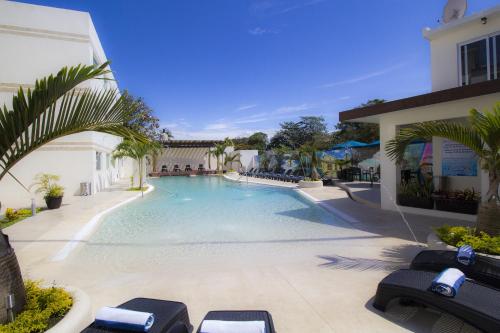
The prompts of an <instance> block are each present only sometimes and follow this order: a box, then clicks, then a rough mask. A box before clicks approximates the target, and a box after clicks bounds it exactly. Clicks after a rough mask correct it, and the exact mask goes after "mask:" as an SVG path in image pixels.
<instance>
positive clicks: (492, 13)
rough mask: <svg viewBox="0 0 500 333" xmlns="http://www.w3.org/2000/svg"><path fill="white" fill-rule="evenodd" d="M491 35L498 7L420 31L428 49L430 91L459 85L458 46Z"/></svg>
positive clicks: (498, 23)
mask: <svg viewBox="0 0 500 333" xmlns="http://www.w3.org/2000/svg"><path fill="white" fill-rule="evenodd" d="M483 16H486V17H487V19H488V20H487V23H486V24H483V23H482V22H481V17H483ZM495 32H500V5H499V6H497V7H495V8H493V9H490V10H488V11H485V12H484V13H480V14H476V15H471V16H468V17H464V18H463V19H462V20H459V21H456V22H452V23H449V24H445V25H442V26H440V27H438V28H436V29H432V30H431V29H424V32H423V33H424V36H425V37H426V38H427V39H428V40H429V42H430V49H431V73H432V74H431V79H432V91H438V90H443V89H449V88H453V87H458V86H459V75H460V74H459V73H460V72H459V66H458V64H459V60H458V59H459V53H458V44H460V43H463V42H467V41H470V40H473V39H476V38H479V37H483V36H486V35H489V34H492V33H495Z"/></svg>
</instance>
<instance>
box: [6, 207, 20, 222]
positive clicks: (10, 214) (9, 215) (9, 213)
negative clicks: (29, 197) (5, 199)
mask: <svg viewBox="0 0 500 333" xmlns="http://www.w3.org/2000/svg"><path fill="white" fill-rule="evenodd" d="M18 217H19V214H18V213H17V211H16V210H15V209H14V208H7V209H6V210H5V218H6V219H7V221H9V222H12V221H14V220H15V219H17V218H18Z"/></svg>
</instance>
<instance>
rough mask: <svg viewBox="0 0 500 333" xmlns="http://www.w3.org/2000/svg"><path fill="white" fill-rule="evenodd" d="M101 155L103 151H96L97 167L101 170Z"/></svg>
mask: <svg viewBox="0 0 500 333" xmlns="http://www.w3.org/2000/svg"><path fill="white" fill-rule="evenodd" d="M101 157H102V153H100V152H98V151H96V153H95V169H96V170H101Z"/></svg>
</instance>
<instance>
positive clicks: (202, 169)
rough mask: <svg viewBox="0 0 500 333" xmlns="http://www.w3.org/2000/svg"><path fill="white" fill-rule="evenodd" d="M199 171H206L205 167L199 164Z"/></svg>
mask: <svg viewBox="0 0 500 333" xmlns="http://www.w3.org/2000/svg"><path fill="white" fill-rule="evenodd" d="M198 171H200V172H202V171H205V167H204V166H203V164H198Z"/></svg>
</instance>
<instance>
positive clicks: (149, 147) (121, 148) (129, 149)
mask: <svg viewBox="0 0 500 333" xmlns="http://www.w3.org/2000/svg"><path fill="white" fill-rule="evenodd" d="M160 150H161V144H160V143H159V142H156V141H146V142H142V141H137V140H133V139H125V140H123V141H122V142H121V143H120V144H119V145H118V146H116V148H115V150H114V151H113V159H117V158H124V157H129V158H131V159H133V160H134V161H136V162H137V166H138V172H139V189H140V190H141V191H142V188H143V183H144V180H143V178H144V177H143V176H144V160H145V159H146V157H148V156H152V155H155V154H156V155H157V154H158V153H159V151H160Z"/></svg>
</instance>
